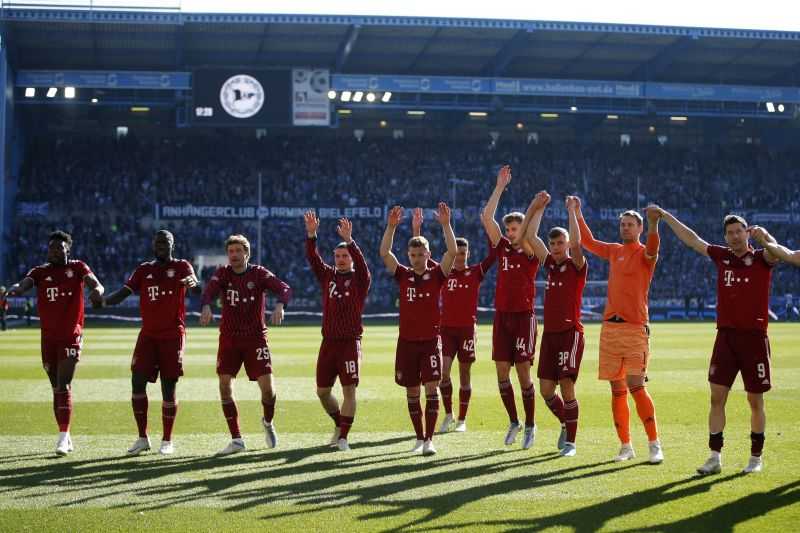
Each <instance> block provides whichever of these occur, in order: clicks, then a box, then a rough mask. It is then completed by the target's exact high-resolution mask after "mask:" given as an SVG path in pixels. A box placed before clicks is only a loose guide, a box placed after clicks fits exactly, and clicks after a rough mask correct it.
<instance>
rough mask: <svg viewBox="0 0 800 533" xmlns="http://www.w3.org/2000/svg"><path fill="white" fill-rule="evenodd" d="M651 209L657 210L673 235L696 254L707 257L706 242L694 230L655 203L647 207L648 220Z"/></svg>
mask: <svg viewBox="0 0 800 533" xmlns="http://www.w3.org/2000/svg"><path fill="white" fill-rule="evenodd" d="M651 211H655V212H658V215H659V217H660V218H661V219H663V220H664V222H666V223H667V226H669V227H670V228H671V229H672V231H673V232H674V233H675V236H676V237H678V239H680V240H681V242H682V243H683V244H685V245H686V246H688V247H689V248H691V249H692V250H694V251H695V252H697V253H698V254H700V255H704V256H706V257H708V243H707V242H706V241H704V240H703V239H701V238H700V237H699V236H698V235H697V233H695V232H694V230H692V229H691V228H689V227H688V226H685V225H684V224H683V223H682V222H681V221H680V220H678V219H677V218H675V216H674V215H673V214H672V213H670V212H669V211H667V210H666V209H662V208H660V207H659V206H657V205H651V206H649V207H648V208H647V213H648V216H647V218H648V221H649V220H650V212H651Z"/></svg>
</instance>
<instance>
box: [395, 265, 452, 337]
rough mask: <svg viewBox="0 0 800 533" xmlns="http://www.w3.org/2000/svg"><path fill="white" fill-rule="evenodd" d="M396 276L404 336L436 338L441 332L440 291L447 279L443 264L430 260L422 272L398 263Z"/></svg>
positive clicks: (401, 334)
mask: <svg viewBox="0 0 800 533" xmlns="http://www.w3.org/2000/svg"><path fill="white" fill-rule="evenodd" d="M394 279H395V281H396V282H397V285H398V286H399V287H400V338H401V339H403V340H406V341H425V340H431V339H435V338H436V337H437V336H438V335H439V293H440V291H441V289H442V287H443V286H444V284H445V282H446V281H447V278H446V277H445V275H444V272H442V269H441V267H440V266H439V264H438V263H436V262H430V263H429V264H428V266H426V267H425V272H424V273H423V274H422V275H421V276H420V275H418V274H417V273H416V272H414V270H413V269H411V268H408V267H406V266H403V265H397V270H395V272H394Z"/></svg>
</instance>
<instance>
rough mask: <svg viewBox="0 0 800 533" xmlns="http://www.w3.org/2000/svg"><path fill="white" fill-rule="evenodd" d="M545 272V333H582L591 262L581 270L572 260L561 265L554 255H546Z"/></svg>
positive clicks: (567, 260)
mask: <svg viewBox="0 0 800 533" xmlns="http://www.w3.org/2000/svg"><path fill="white" fill-rule="evenodd" d="M544 270H545V272H547V286H546V287H545V292H544V330H545V332H549V331H552V332H558V331H566V330H569V329H572V328H575V329H576V330H578V331H583V324H582V323H581V303H582V301H583V288H584V287H586V274H587V272H589V262H588V261H585V262H584V263H583V268H581V269H580V270H578V267H576V266H575V263H574V262H573V261H572V258H571V257H569V258H567V259H566V260H564V261H562V262H561V264H558V263H556V262H555V259H553V256H552V255H550V254H547V259H545V262H544Z"/></svg>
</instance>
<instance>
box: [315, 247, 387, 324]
mask: <svg viewBox="0 0 800 533" xmlns="http://www.w3.org/2000/svg"><path fill="white" fill-rule="evenodd" d="M347 251H348V252H350V257H352V258H353V268H354V270H352V271H350V272H345V273H341V272H338V271H337V270H336V269H335V268H334V267H332V266H330V265H328V264H325V262H324V261H323V260H322V257H320V255H319V251H318V250H317V239H316V238H314V239H306V257H307V258H308V262H309V264H310V265H311V270H313V271H314V275H315V276H316V277H317V280H318V281H319V284H320V286H321V287H322V336H323V337H324V338H326V339H353V338H356V339H358V338H361V334H362V333H363V332H364V327H363V326H362V324H361V315H362V314H363V312H364V302H365V301H366V299H367V293H368V292H369V286H370V283H371V282H372V276H371V275H370V273H369V267H367V262H366V261H365V260H364V254H362V253H361V249H360V248H359V247H358V245H357V244H356V242H355V241H353V242H351V243H350V244H349V245H347Z"/></svg>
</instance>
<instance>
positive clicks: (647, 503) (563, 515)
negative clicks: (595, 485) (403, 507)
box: [388, 473, 800, 533]
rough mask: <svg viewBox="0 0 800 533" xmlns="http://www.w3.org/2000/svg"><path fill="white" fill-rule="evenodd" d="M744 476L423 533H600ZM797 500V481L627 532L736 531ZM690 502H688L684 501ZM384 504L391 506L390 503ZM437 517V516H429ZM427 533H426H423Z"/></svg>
mask: <svg viewBox="0 0 800 533" xmlns="http://www.w3.org/2000/svg"><path fill="white" fill-rule="evenodd" d="M742 476H744V474H741V473H737V474H731V475H728V476H724V477H718V476H713V477H708V478H700V477H691V478H687V479H683V480H680V481H674V482H671V483H666V484H663V485H659V486H657V487H653V488H651V489H646V490H640V491H636V492H634V493H631V494H626V495H624V496H619V497H616V498H611V499H608V500H603V501H601V502H598V503H596V504H593V505H588V506H585V507H575V508H571V509H569V510H567V511H563V512H559V513H554V514H550V515H545V516H542V517H540V518H531V519H512V520H508V519H503V520H486V521H481V522H466V523H465V522H462V523H448V524H447V525H445V526H437V527H433V528H427V531H440V530H447V531H450V530H453V529H475V528H480V527H494V528H503V529H504V530H505V531H507V532H522V531H539V530H544V529H550V528H558V529H564V528H567V529H571V530H573V531H575V532H576V533H583V532H593V531H597V530H600V529H602V528H603V527H604V526H606V525H607V523H608V522H609V521H611V520H614V519H618V518H621V517H624V516H625V515H628V514H633V513H639V512H642V511H645V510H646V509H648V508H650V507H655V506H657V505H663V504H668V503H671V502H676V501H679V500H681V499H684V498H692V497H695V496H699V495H702V494H705V493H707V492H708V491H709V490H711V488H712V487H713V486H714V485H716V484H719V483H727V482H730V481H733V480H736V479H738V478H740V477H742ZM799 501H800V481H795V482H792V483H789V484H786V485H783V486H781V487H777V488H775V489H773V490H771V491H769V492H760V493H755V494H751V495H749V496H745V497H743V498H740V499H738V500H735V501H732V502H728V503H726V504H724V505H720V506H718V507H715V508H713V509H708V510H705V511H703V512H700V513H699V514H697V515H695V516H692V517H688V518H684V519H681V520H677V521H675V522H666V523H663V524H658V525H653V526H644V525H643V526H642V527H638V526H637V527H634V528H631V529H629V530H626V531H627V532H628V533H633V532H640V531H652V532H662V531H663V532H675V533H683V532H685V531H712V530H713V531H733V529H734V527H735V526H736V525H737V524H739V523H741V522H743V521H745V520H749V519H751V518H754V517H757V516H761V515H764V514H766V513H768V512H770V511H772V510H774V509H779V508H781V507H787V506H790V505H794V504H796V503H797V502H799ZM687 503H690V502H687ZM388 505H391V503H389V504H388ZM431 518H435V517H431ZM424 521H427V518H426V519H420V520H416V521H414V522H411V523H409V524H407V525H406V526H404V527H401V528H396V529H395V530H402V529H404V528H405V527H411V526H419V525H420V524H421V522H424ZM423 529H425V528H423Z"/></svg>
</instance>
